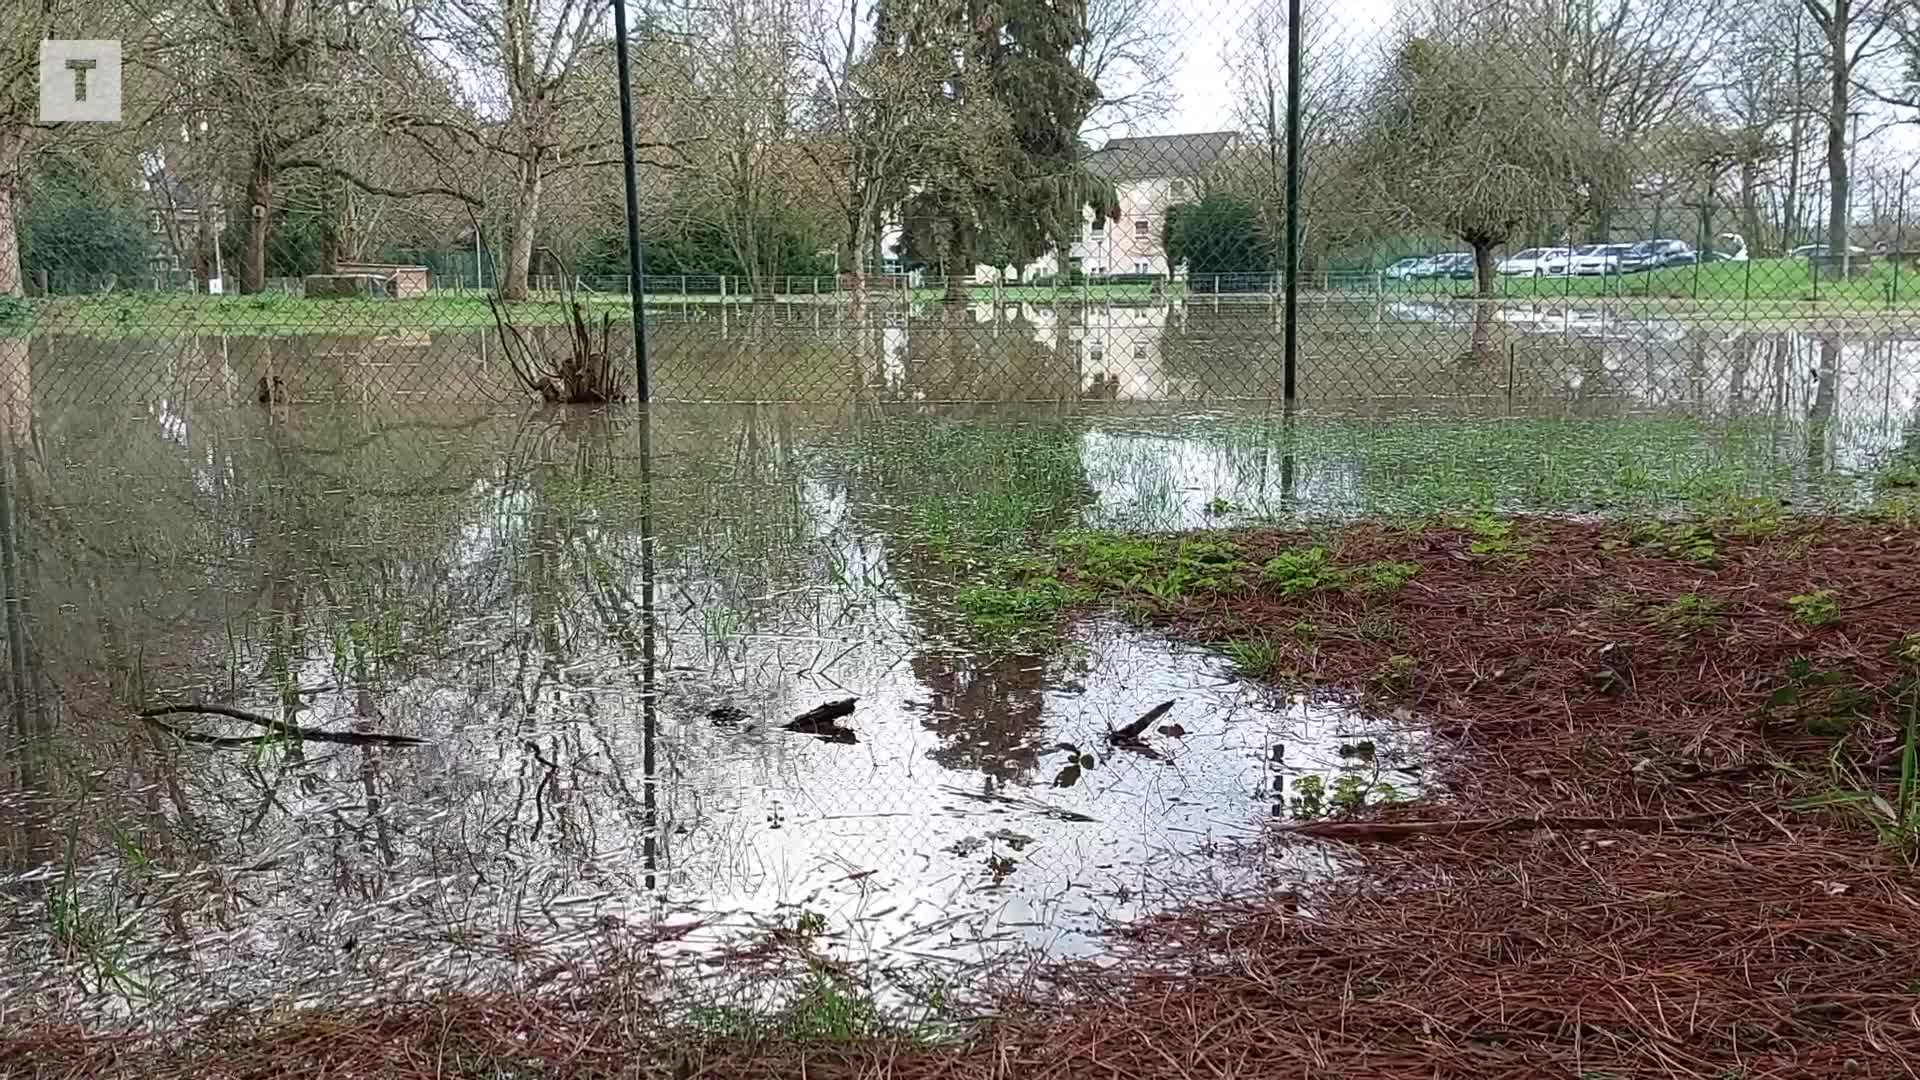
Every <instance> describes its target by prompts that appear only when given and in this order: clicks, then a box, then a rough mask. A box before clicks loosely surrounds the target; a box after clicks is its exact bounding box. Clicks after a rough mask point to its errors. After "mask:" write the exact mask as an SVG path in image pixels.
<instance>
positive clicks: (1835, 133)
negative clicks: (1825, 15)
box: [1827, 6, 1851, 256]
mask: <svg viewBox="0 0 1920 1080" xmlns="http://www.w3.org/2000/svg"><path fill="white" fill-rule="evenodd" d="M1842 10H1843V8H1841V7H1838V6H1836V8H1835V10H1834V13H1833V31H1832V33H1831V34H1830V35H1828V42H1827V48H1828V50H1829V53H1830V56H1829V57H1828V61H1827V65H1828V67H1829V68H1830V69H1831V71H1830V74H1831V75H1832V76H1833V88H1832V91H1831V96H1830V97H1829V98H1828V100H1827V177H1828V181H1829V182H1828V184H1827V187H1828V189H1829V193H1828V198H1827V254H1828V255H1829V256H1833V255H1844V254H1845V253H1846V250H1847V217H1848V214H1849V211H1850V210H1851V207H1850V206H1849V205H1848V198H1847V192H1848V184H1849V183H1850V182H1851V178H1850V177H1848V176H1847V95H1848V91H1849V90H1850V89H1851V86H1850V85H1849V83H1850V77H1851V71H1850V70H1849V69H1848V66H1847V22H1848V20H1847V19H1846V18H1844V17H1843V16H1842V15H1841V11H1842Z"/></svg>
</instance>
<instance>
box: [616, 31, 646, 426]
mask: <svg viewBox="0 0 1920 1080" xmlns="http://www.w3.org/2000/svg"><path fill="white" fill-rule="evenodd" d="M613 40H614V62H615V65H616V66H617V67H618V68H619V72H618V74H619V78H620V158H621V164H622V166H623V168H624V169H625V172H626V178H625V179H626V189H627V191H626V195H627V274H628V275H629V277H628V281H629V284H630V286H631V287H630V288H629V289H628V291H627V306H628V307H630V308H632V309H633V373H634V379H635V382H636V384H637V386H636V393H635V395H634V396H635V398H636V399H637V400H639V401H641V402H643V403H644V402H646V401H648V400H649V399H650V398H651V397H652V387H651V386H649V385H648V381H649V380H648V376H649V374H650V373H649V372H648V370H647V317H646V313H645V311H644V310H643V309H644V308H645V306H646V302H647V300H646V288H647V283H646V279H645V277H644V276H643V275H644V274H645V269H644V266H645V263H644V261H643V259H642V257H641V251H640V186H639V180H638V179H637V178H636V174H635V164H634V150H633V88H632V79H631V78H630V77H629V76H630V74H631V64H630V59H629V57H628V55H627V0H613Z"/></svg>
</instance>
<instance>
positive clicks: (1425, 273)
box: [1412, 251, 1473, 278]
mask: <svg viewBox="0 0 1920 1080" xmlns="http://www.w3.org/2000/svg"><path fill="white" fill-rule="evenodd" d="M1412 276H1414V277H1419V278H1442V277H1444V278H1470V277H1472V276H1473V252H1471V251H1449V252H1447V253H1446V254H1445V255H1435V256H1434V257H1433V258H1431V259H1428V260H1427V261H1426V264H1425V265H1423V266H1421V267H1420V268H1419V269H1418V270H1416V271H1414V273H1413V275H1412Z"/></svg>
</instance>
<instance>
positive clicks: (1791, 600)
mask: <svg viewBox="0 0 1920 1080" xmlns="http://www.w3.org/2000/svg"><path fill="white" fill-rule="evenodd" d="M1787 607H1788V608H1789V609H1790V610H1791V611H1792V612H1793V617H1794V619H1795V620H1797V621H1798V622H1800V623H1801V624H1802V625H1804V626H1825V625H1827V624H1828V623H1832V622H1837V621H1839V619H1840V604H1839V601H1837V600H1835V599H1834V595H1833V590H1832V589H1815V590H1813V591H1812V592H1806V593H1799V594H1797V595H1794V596H1789V597H1787Z"/></svg>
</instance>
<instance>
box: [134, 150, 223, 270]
mask: <svg viewBox="0 0 1920 1080" xmlns="http://www.w3.org/2000/svg"><path fill="white" fill-rule="evenodd" d="M146 186H147V200H148V206H147V230H148V231H149V232H150V233H152V234H153V235H154V236H157V237H160V238H161V241H162V242H161V243H158V244H154V245H151V246H150V247H149V248H148V251H149V252H150V254H149V255H148V257H147V262H148V266H149V269H150V270H151V271H152V272H153V273H155V274H158V275H164V274H178V273H181V272H184V271H193V272H194V273H195V274H196V275H197V276H199V277H203V278H204V277H205V276H206V273H207V271H208V267H207V266H205V265H204V260H205V259H206V257H207V250H206V249H207V248H208V247H209V246H210V244H211V240H210V239H209V237H210V229H211V227H212V226H213V225H214V224H216V219H217V216H218V215H217V213H216V214H215V215H214V216H211V217H207V219H206V220H205V222H204V225H205V226H207V227H208V230H209V233H208V235H207V236H203V235H202V226H203V221H202V215H203V213H204V211H203V208H202V206H201V201H200V198H199V196H198V195H196V194H195V192H194V191H193V189H192V188H190V187H188V186H187V184H186V183H185V182H184V181H182V180H181V179H180V178H179V177H177V176H175V175H174V174H172V173H171V172H169V171H168V170H167V169H166V168H165V167H164V166H157V167H155V168H154V169H153V171H152V172H150V173H148V175H147V185H146Z"/></svg>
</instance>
